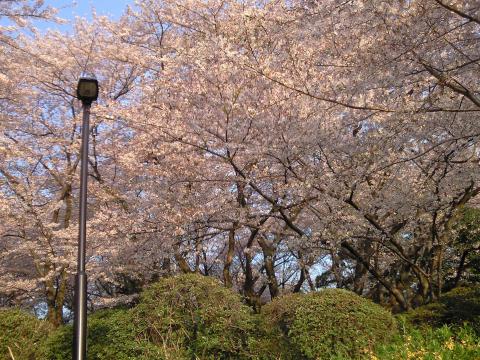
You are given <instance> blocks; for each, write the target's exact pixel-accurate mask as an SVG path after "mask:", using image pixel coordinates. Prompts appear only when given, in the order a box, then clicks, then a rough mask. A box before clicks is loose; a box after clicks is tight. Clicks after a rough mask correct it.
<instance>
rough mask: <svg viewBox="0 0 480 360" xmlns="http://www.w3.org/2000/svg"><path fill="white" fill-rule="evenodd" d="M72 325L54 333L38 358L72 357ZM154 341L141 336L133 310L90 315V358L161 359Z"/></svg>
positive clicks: (113, 310)
mask: <svg viewBox="0 0 480 360" xmlns="http://www.w3.org/2000/svg"><path fill="white" fill-rule="evenodd" d="M72 339H73V327H72V325H67V326H62V327H60V328H59V329H57V330H56V331H55V332H53V333H52V334H51V335H50V336H49V338H48V339H47V340H46V341H45V342H44V344H43V347H42V349H40V351H39V353H40V355H39V357H38V358H39V359H45V360H47V359H48V360H70V359H71V358H72ZM160 354H161V352H160V350H159V349H158V348H156V347H155V346H154V345H153V344H150V343H148V342H147V341H145V340H143V339H141V338H140V334H139V333H138V331H137V330H136V328H135V326H134V324H133V321H132V316H131V312H130V311H129V310H125V309H112V310H100V311H97V312H95V313H94V314H92V315H91V316H89V317H88V331H87V357H88V359H92V360H93V359H98V360H127V359H142V360H147V359H151V360H154V359H162V357H161V355H160Z"/></svg>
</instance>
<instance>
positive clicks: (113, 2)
mask: <svg viewBox="0 0 480 360" xmlns="http://www.w3.org/2000/svg"><path fill="white" fill-rule="evenodd" d="M45 5H49V6H52V7H54V8H57V9H58V10H59V12H58V16H59V17H61V18H63V19H65V20H69V21H71V20H74V19H75V17H77V16H78V17H84V18H87V19H91V14H92V9H93V8H95V10H96V12H97V14H98V15H106V16H108V17H110V18H113V19H118V18H119V17H120V16H121V15H122V13H123V12H124V10H125V9H126V7H127V5H132V6H133V5H134V0H96V1H92V0H76V1H74V0H45ZM35 25H36V27H37V28H38V29H40V30H41V31H46V30H47V29H56V30H60V31H62V32H71V29H72V27H71V25H70V24H55V23H52V22H40V21H39V22H37V23H36V24H35Z"/></svg>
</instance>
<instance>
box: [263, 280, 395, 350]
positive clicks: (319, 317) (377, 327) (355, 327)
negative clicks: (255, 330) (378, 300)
mask: <svg viewBox="0 0 480 360" xmlns="http://www.w3.org/2000/svg"><path fill="white" fill-rule="evenodd" d="M262 315H263V317H264V319H265V323H266V328H267V330H266V332H265V333H267V334H270V335H273V339H272V341H275V339H274V338H275V330H274V329H275V328H277V329H279V331H280V332H281V334H282V335H281V336H280V337H277V339H279V340H280V341H279V343H280V346H279V347H280V349H281V350H280V352H281V353H282V354H281V356H280V357H279V358H283V359H302V358H303V359H334V358H346V359H357V358H361V357H362V356H364V354H366V353H368V351H371V349H373V348H374V346H375V345H376V344H379V343H383V342H385V341H386V340H388V339H389V338H390V337H391V336H392V335H394V334H395V333H396V331H397V329H396V322H395V319H394V317H393V316H392V315H391V313H390V312H388V311H387V310H385V309H383V308H382V307H380V306H379V305H376V304H374V303H373V302H371V301H369V300H367V299H364V298H362V297H360V296H358V295H356V294H354V293H352V292H349V291H346V290H340V289H325V290H322V291H319V292H314V293H309V294H306V295H288V296H284V297H280V298H278V299H276V300H274V301H273V302H271V303H270V304H268V305H266V306H264V309H263V311H262ZM268 329H270V330H268ZM285 349H288V351H285Z"/></svg>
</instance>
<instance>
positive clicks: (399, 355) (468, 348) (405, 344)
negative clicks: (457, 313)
mask: <svg viewBox="0 0 480 360" xmlns="http://www.w3.org/2000/svg"><path fill="white" fill-rule="evenodd" d="M400 321H401V322H402V326H401V328H402V330H401V334H400V335H398V336H395V337H394V338H393V341H392V342H391V343H389V344H387V345H379V346H378V347H377V349H376V351H375V355H374V354H373V353H370V355H371V356H370V359H371V360H376V359H382V360H398V359H406V360H410V359H411V360H436V359H441V360H471V359H480V339H479V338H478V337H477V336H476V334H475V332H474V331H473V329H472V328H470V327H469V326H465V325H464V326H462V327H453V326H448V325H444V326H442V327H440V328H431V327H429V326H424V327H422V328H420V329H419V328H415V327H413V326H412V325H410V324H409V322H408V320H406V319H405V318H403V319H402V317H400Z"/></svg>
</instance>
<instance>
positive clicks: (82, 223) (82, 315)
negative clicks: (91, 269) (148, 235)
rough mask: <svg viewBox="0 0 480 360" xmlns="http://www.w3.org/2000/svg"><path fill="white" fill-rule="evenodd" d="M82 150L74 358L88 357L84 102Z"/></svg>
mask: <svg viewBox="0 0 480 360" xmlns="http://www.w3.org/2000/svg"><path fill="white" fill-rule="evenodd" d="M82 105H83V121H82V152H81V170H80V219H79V234H78V262H77V275H76V276H75V317H74V321H73V326H74V329H75V334H74V337H73V360H85V359H86V358H87V275H86V274H85V249H86V240H87V181H88V137H89V135H90V124H89V122H90V106H91V103H86V102H83V103H82Z"/></svg>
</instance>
